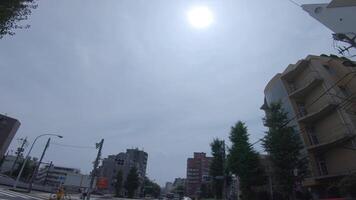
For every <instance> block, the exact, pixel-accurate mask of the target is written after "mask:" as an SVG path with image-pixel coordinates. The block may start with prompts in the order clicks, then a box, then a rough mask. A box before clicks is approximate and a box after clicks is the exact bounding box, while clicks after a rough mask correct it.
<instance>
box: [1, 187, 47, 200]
mask: <svg viewBox="0 0 356 200" xmlns="http://www.w3.org/2000/svg"><path fill="white" fill-rule="evenodd" d="M47 196H48V197H49V195H47ZM48 197H47V198H46V196H45V195H42V194H36V193H33V194H24V193H20V192H15V191H10V190H8V189H7V188H0V200H15V199H16V200H48V199H49V198H48Z"/></svg>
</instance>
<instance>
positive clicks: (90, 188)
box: [87, 139, 104, 200]
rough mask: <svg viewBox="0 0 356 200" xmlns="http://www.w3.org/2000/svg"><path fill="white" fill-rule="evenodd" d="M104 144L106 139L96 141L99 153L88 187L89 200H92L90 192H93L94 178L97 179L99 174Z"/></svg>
mask: <svg viewBox="0 0 356 200" xmlns="http://www.w3.org/2000/svg"><path fill="white" fill-rule="evenodd" d="M103 144H104V139H101V141H100V143H96V148H97V149H98V154H97V156H96V159H95V161H94V168H93V171H92V173H91V179H90V185H89V188H88V194H87V200H90V194H91V192H92V190H93V185H94V180H95V177H96V176H97V168H98V166H99V161H100V156H101V150H102V148H103Z"/></svg>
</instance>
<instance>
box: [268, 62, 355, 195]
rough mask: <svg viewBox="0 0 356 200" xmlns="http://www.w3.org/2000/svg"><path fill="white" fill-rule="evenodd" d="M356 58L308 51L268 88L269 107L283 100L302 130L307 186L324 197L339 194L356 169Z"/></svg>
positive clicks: (299, 130)
mask: <svg viewBox="0 0 356 200" xmlns="http://www.w3.org/2000/svg"><path fill="white" fill-rule="evenodd" d="M355 66H356V63H355V62H353V61H350V60H347V59H345V58H339V57H337V56H333V55H331V56H326V55H321V56H312V55H310V56H308V57H307V58H305V59H303V60H300V61H298V62H297V63H296V64H291V65H289V66H288V67H287V68H286V69H285V71H284V72H283V73H280V74H277V75H276V76H275V77H273V78H272V80H270V82H269V83H268V84H267V86H266V88H265V91H264V93H265V103H264V105H263V106H262V109H265V108H267V107H268V105H270V104H271V103H273V102H277V101H280V102H281V103H282V107H283V108H284V110H285V111H287V112H288V117H289V118H290V119H291V122H290V124H289V125H290V126H294V128H295V129H296V132H297V133H298V134H299V135H300V137H301V139H302V141H303V143H304V146H305V149H304V150H303V152H302V153H303V154H304V155H306V156H308V159H309V162H310V165H309V168H310V175H309V177H308V178H306V179H305V181H304V182H303V185H304V186H305V187H308V188H310V189H311V190H312V191H313V193H314V194H316V195H318V196H319V197H328V196H329V197H330V196H337V193H338V192H337V188H336V186H335V185H336V183H337V182H338V181H339V180H340V179H341V178H342V177H344V176H347V175H349V174H351V173H354V172H356V162H355V160H356V143H355V136H356V129H355V126H356V96H355V95H356V78H355V76H356V68H355Z"/></svg>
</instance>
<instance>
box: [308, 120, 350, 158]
mask: <svg viewBox="0 0 356 200" xmlns="http://www.w3.org/2000/svg"><path fill="white" fill-rule="evenodd" d="M307 134H309V135H315V136H316V137H317V140H318V141H317V142H315V141H309V144H310V146H308V147H307V149H308V151H310V152H321V151H325V150H328V149H330V148H332V147H335V146H339V145H342V144H343V143H345V142H347V141H349V140H350V139H352V138H354V137H355V136H356V133H355V131H353V129H352V127H351V126H350V125H349V124H340V125H338V126H336V127H335V128H333V129H331V130H329V131H328V132H327V133H326V134H325V133H324V134H323V135H322V136H320V135H321V134H322V133H321V134H320V133H319V134H316V133H307Z"/></svg>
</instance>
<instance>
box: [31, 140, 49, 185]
mask: <svg viewBox="0 0 356 200" xmlns="http://www.w3.org/2000/svg"><path fill="white" fill-rule="evenodd" d="M50 141H51V138H48V140H47V143H46V146H45V148H44V149H43V152H42V155H41V158H40V161H39V162H38V164H37V165H36V167H35V170H34V171H33V174H32V177H31V180H30V184H29V186H28V192H31V191H32V186H33V181H34V180H35V178H36V176H37V172H38V169H39V168H40V165H41V162H42V159H43V157H44V155H45V154H46V151H47V149H48V147H49V143H50Z"/></svg>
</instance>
